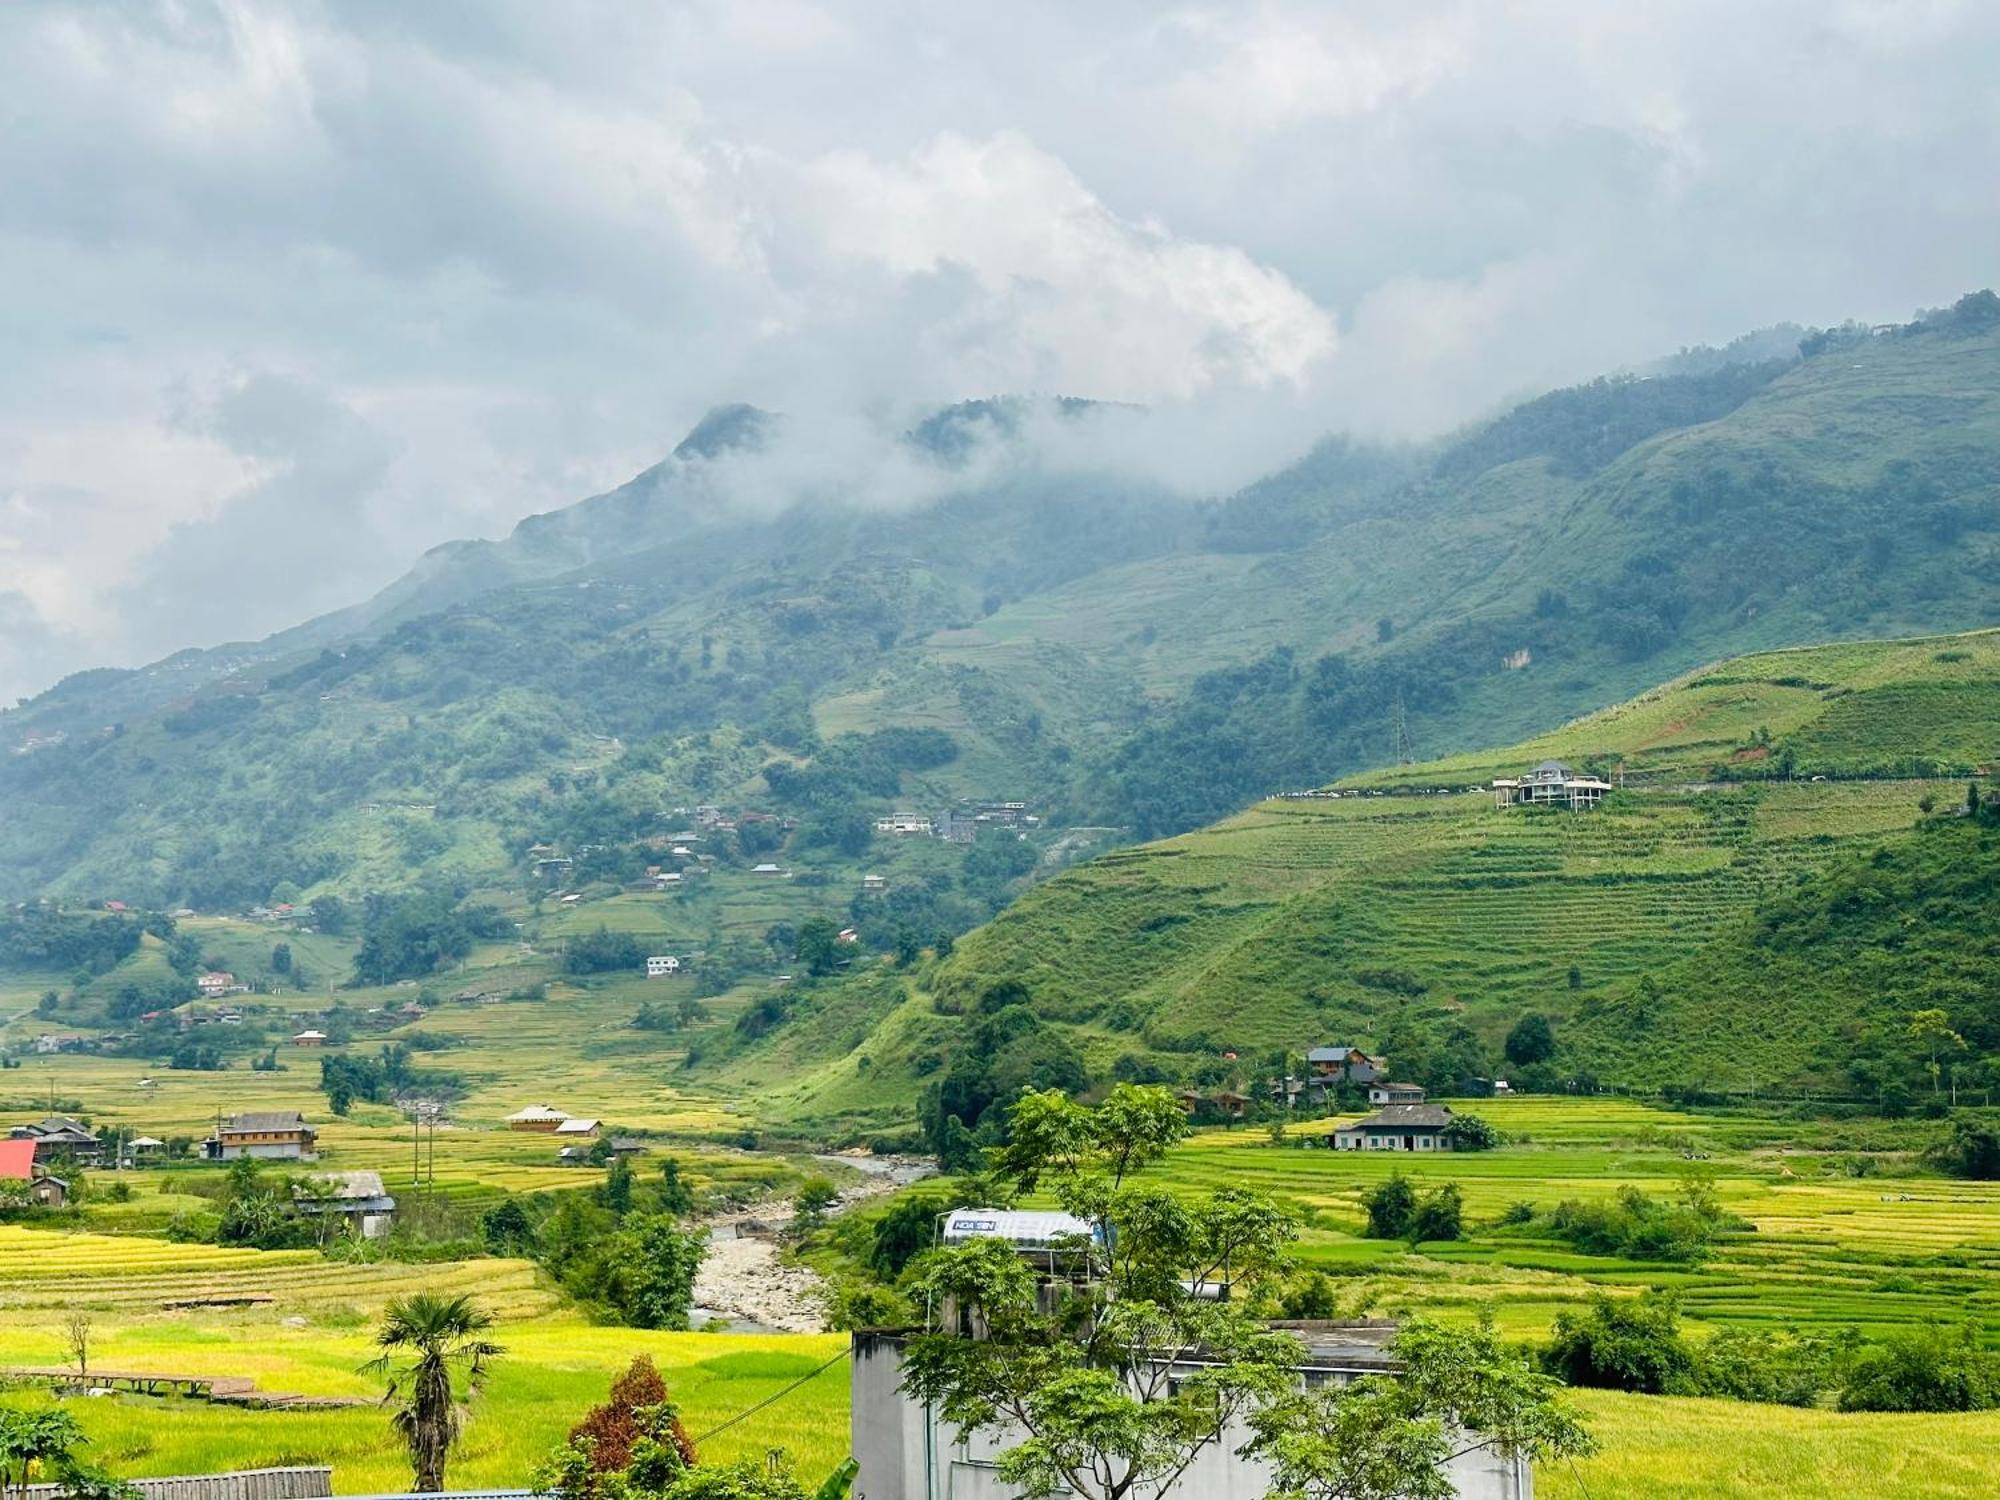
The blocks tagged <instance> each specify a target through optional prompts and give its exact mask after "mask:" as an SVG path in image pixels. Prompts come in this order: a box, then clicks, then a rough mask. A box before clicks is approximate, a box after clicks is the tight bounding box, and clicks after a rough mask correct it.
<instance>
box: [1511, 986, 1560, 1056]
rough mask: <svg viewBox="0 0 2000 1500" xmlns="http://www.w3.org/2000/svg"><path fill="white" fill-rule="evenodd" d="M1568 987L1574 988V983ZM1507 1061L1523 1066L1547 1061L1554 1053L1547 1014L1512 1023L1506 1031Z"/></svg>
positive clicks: (1530, 1016)
mask: <svg viewBox="0 0 2000 1500" xmlns="http://www.w3.org/2000/svg"><path fill="white" fill-rule="evenodd" d="M1570 988H1572V989H1574V988H1576V986H1575V985H1572V986H1570ZM1506 1053H1507V1061H1508V1062H1510V1063H1513V1064H1514V1065H1515V1066H1516V1067H1522V1068H1525V1067H1527V1066H1529V1065H1530V1064H1531V1063H1539V1062H1547V1061H1548V1060H1549V1059H1550V1058H1552V1057H1554V1056H1555V1055H1556V1033H1555V1028H1554V1027H1553V1026H1551V1025H1550V1024H1549V1018H1548V1017H1547V1016H1538V1015H1528V1016H1523V1017H1521V1019H1520V1020H1518V1021H1516V1022H1515V1023H1514V1029H1513V1030H1512V1031H1510V1032H1508V1033H1507V1043H1506Z"/></svg>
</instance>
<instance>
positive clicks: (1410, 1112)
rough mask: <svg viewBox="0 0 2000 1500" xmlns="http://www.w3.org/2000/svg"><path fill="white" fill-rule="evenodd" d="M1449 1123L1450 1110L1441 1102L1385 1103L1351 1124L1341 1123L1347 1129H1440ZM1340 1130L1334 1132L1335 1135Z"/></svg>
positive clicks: (1343, 1129)
mask: <svg viewBox="0 0 2000 1500" xmlns="http://www.w3.org/2000/svg"><path fill="white" fill-rule="evenodd" d="M1450 1123H1451V1111H1450V1110H1448V1109H1446V1108H1445V1107H1444V1106H1443V1105H1442V1104H1390V1105H1385V1106H1384V1107H1383V1108H1382V1109H1380V1110H1378V1111H1377V1112H1376V1113H1374V1114H1372V1115H1370V1116H1368V1118H1367V1119H1365V1120H1356V1121H1355V1122H1354V1123H1353V1124H1352V1125H1343V1126H1341V1127H1340V1131H1347V1130H1368V1129H1378V1130H1407V1129H1412V1128H1414V1129H1417V1130H1442V1129H1444V1127H1445V1126H1447V1125H1449V1124H1450ZM1340 1131H1336V1132H1334V1133H1335V1134H1336V1135H1338V1134H1339V1133H1340Z"/></svg>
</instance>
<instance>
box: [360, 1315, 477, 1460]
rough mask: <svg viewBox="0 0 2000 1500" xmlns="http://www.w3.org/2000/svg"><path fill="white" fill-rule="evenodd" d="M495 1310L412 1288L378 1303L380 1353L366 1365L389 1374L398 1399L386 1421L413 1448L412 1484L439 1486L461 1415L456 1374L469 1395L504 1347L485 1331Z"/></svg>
mask: <svg viewBox="0 0 2000 1500" xmlns="http://www.w3.org/2000/svg"><path fill="white" fill-rule="evenodd" d="M492 1326H493V1318H492V1315H491V1314H489V1313H487V1312H486V1311H485V1310H483V1309H482V1308H481V1307H479V1305H478V1304H477V1303H475V1302H474V1301H473V1300H472V1299H471V1298H470V1297H468V1296H464V1295H460V1296H456V1297H444V1296H437V1295H433V1294H432V1293H429V1292H414V1293H412V1294H411V1295H409V1296H407V1297H397V1298H394V1299H392V1300H391V1301H390V1302H389V1304H388V1306H387V1307H385V1308H384V1309H383V1312H382V1322H381V1326H380V1327H379V1328H378V1329H377V1330H376V1333H375V1342H376V1345H377V1346H378V1347H379V1348H380V1349H381V1351H382V1352H381V1354H380V1355H379V1356H377V1357H376V1358H375V1359H374V1360H371V1361H370V1362H369V1363H368V1365H367V1366H366V1367H365V1369H366V1370H367V1371H368V1372H369V1373H372V1374H375V1375H379V1376H381V1377H383V1378H384V1379H385V1380H386V1382H387V1391H386V1394H385V1396H384V1400H385V1401H389V1402H393V1403H395V1405H394V1409H393V1411H392V1412H391V1415H390V1422H391V1425H393V1426H394V1427H395V1429H396V1432H397V1434H398V1435H399V1436H400V1437H401V1438H402V1439H403V1442H404V1445H405V1446H406V1447H407V1448H408V1450H409V1454H410V1472H411V1475H412V1481H413V1482H412V1486H411V1487H412V1488H413V1489H416V1490H441V1489H443V1488H444V1473H445V1463H446V1460H447V1459H448V1458H449V1457H450V1455H451V1450H452V1448H453V1447H454V1446H455V1445H456V1444H457V1442H458V1436H459V1433H460V1431H461V1430H462V1428H463V1426H464V1423H465V1413H464V1407H463V1406H462V1405H461V1403H460V1401H459V1394H458V1391H457V1389H456V1388H455V1384H454V1382H455V1379H456V1377H457V1376H458V1374H459V1373H460V1372H463V1375H464V1380H465V1384H466V1390H467V1394H468V1396H470V1395H473V1394H476V1393H477V1392H478V1390H479V1387H480V1386H481V1385H482V1384H483V1383H484V1381H485V1378H486V1372H487V1368H488V1366H489V1365H490V1363H491V1362H492V1361H493V1360H494V1359H496V1358H498V1357H499V1356H500V1355H502V1354H504V1353H505V1352H506V1351H505V1350H504V1349H502V1348H501V1346H500V1345H498V1344H496V1343H494V1342H493V1341H492V1340H490V1339H488V1338H487V1337H485V1335H486V1333H487V1331H488V1330H490V1329H491V1328H492Z"/></svg>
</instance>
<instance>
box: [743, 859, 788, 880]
mask: <svg viewBox="0 0 2000 1500" xmlns="http://www.w3.org/2000/svg"><path fill="white" fill-rule="evenodd" d="M750 873H751V874H752V875H763V876H767V877H769V876H783V875H785V874H786V873H787V872H786V870H785V867H784V866H783V865H774V864H771V863H769V862H768V861H767V862H765V863H764V864H761V865H752V866H751V867H750Z"/></svg>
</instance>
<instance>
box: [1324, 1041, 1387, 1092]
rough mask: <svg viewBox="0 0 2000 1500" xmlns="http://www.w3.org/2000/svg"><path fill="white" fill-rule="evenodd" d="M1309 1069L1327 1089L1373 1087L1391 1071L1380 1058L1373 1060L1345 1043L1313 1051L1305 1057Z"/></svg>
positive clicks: (1373, 1058)
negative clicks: (1348, 1084) (1335, 1086)
mask: <svg viewBox="0 0 2000 1500" xmlns="http://www.w3.org/2000/svg"><path fill="white" fill-rule="evenodd" d="M1306 1066H1307V1067H1308V1068H1310V1069H1311V1070H1312V1075H1313V1078H1314V1079H1315V1081H1317V1082H1320V1083H1322V1084H1327V1085H1338V1084H1343V1083H1373V1082H1375V1081H1376V1080H1377V1079H1378V1078H1380V1077H1382V1075H1383V1074H1384V1073H1385V1072H1386V1071H1387V1069H1388V1064H1387V1063H1386V1062H1384V1061H1383V1060H1382V1059H1381V1058H1379V1057H1370V1056H1369V1055H1368V1054H1367V1053H1366V1052H1363V1051H1362V1050H1361V1049H1360V1048H1359V1047H1355V1046H1350V1045H1349V1044H1348V1043H1346V1042H1339V1043H1336V1044H1335V1045H1333V1046H1331V1047H1315V1048H1313V1049H1312V1050H1311V1051H1310V1052H1308V1053H1307V1054H1306Z"/></svg>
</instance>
